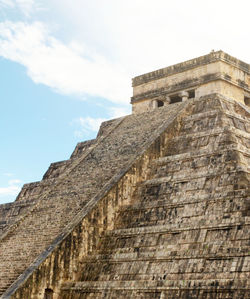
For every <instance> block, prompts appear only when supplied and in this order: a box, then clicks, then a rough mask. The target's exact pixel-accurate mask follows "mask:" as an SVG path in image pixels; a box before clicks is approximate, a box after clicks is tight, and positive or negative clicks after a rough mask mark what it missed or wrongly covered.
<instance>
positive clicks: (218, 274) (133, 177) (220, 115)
mask: <svg viewBox="0 0 250 299" xmlns="http://www.w3.org/2000/svg"><path fill="white" fill-rule="evenodd" d="M169 107H171V108H170V109H167V108H169ZM169 107H162V108H159V109H156V110H154V112H151V113H144V114H138V115H132V116H128V117H125V118H124V119H121V120H120V121H119V122H117V123H116V126H115V127H113V130H111V131H109V132H108V133H107V134H106V135H105V138H101V139H99V140H98V139H97V140H96V142H95V143H93V144H92V145H93V147H92V148H91V150H90V151H89V152H88V150H87V151H86V152H85V154H84V153H83V154H82V156H81V155H80V156H79V157H78V158H75V159H73V160H74V161H72V162H71V164H70V166H68V168H67V169H66V170H65V171H64V172H63V173H62V174H60V175H59V176H58V177H56V178H52V179H49V178H48V179H47V181H48V182H47V185H46V184H45V183H46V179H45V180H44V181H41V183H39V184H41V186H44V189H45V191H44V193H43V192H41V193H39V200H38V201H37V202H36V204H34V205H33V207H32V208H31V210H32V212H31V211H30V212H29V213H27V214H26V215H24V217H23V218H22V219H21V220H19V221H17V222H16V225H15V226H10V227H9V231H8V232H7V233H5V235H4V234H3V236H2V240H1V242H0V250H1V263H0V273H1V274H0V283H1V287H2V298H37V299H40V298H41V299H42V298H44V294H45V290H46V289H49V290H53V298H63V299H64V298H65V299H66V298H67V299H71V298H74V299H75V298H81V299H82V298H161V299H162V298H182V299H190V298H202V299H203V298H206V299H210V298H215V299H219V298H220V299H226V298H244V299H246V298H248V297H249V290H250V286H249V272H250V269H249V268H250V267H249V265H250V261H249V224H250V221H249V220H250V214H249V165H250V164H249V160H250V154H249V146H250V138H249V137H250V126H249V124H250V122H249V110H248V108H247V107H244V106H243V105H241V104H239V103H237V102H235V101H233V100H229V99H226V98H224V97H222V96H220V95H216V94H214V95H210V96H206V97H203V98H200V99H195V100H190V101H188V102H184V103H177V104H173V105H170V106H169ZM100 166H102V168H100ZM104 166H105V167H104ZM102 169H103V171H102ZM51 182H53V185H51ZM107 182H109V184H106V183H107ZM42 184H44V185H42ZM46 186H47V187H46ZM52 186H53V188H52ZM46 188H47V189H46ZM100 190H101V191H102V192H100ZM20 202H21V201H20ZM37 236H39V238H38V237H37ZM49 245H50V246H49ZM48 246H49V247H48ZM46 248H47V249H46ZM45 249H46V250H45ZM30 264H31V266H30ZM7 269H8V270H7ZM25 269H26V270H25ZM21 273H23V274H22V275H21V276H20V277H19V278H18V276H19V275H20V274H21ZM13 282H14V283H13ZM11 283H13V285H12V286H10V288H9V289H8V290H6V288H7V287H8V286H9V285H10V284H11ZM5 290H6V291H5ZM4 291H5V293H3V292H4Z"/></svg>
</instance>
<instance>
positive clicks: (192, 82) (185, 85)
mask: <svg viewBox="0 0 250 299" xmlns="http://www.w3.org/2000/svg"><path fill="white" fill-rule="evenodd" d="M216 80H223V81H226V82H228V83H230V84H232V85H235V86H238V87H240V88H243V89H244V90H245V91H247V92H250V87H249V86H248V85H247V84H246V83H245V82H243V81H237V82H236V81H234V80H232V78H231V77H230V76H229V75H227V74H222V73H214V74H208V75H204V76H202V77H197V78H194V79H187V80H183V81H181V82H178V83H176V84H173V85H169V86H166V87H164V88H159V89H156V90H152V91H148V92H145V93H141V94H138V95H137V96H133V97H131V104H133V103H136V102H139V101H141V100H145V99H149V98H154V97H158V96H160V95H167V94H171V93H175V92H178V91H180V90H183V89H190V88H195V87H197V86H199V85H201V84H205V83H208V82H211V81H216Z"/></svg>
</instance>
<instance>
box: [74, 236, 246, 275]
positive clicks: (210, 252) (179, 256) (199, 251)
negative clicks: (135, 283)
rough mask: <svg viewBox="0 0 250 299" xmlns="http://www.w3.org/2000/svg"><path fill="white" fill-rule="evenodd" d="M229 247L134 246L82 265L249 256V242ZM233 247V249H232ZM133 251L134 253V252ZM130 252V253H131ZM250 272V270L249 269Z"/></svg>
mask: <svg viewBox="0 0 250 299" xmlns="http://www.w3.org/2000/svg"><path fill="white" fill-rule="evenodd" d="M225 241H227V243H229V244H227V245H224V244H225V243H224V244H223V243H222V242H221V244H214V243H213V242H204V243H191V241H190V243H186V244H180V243H179V244H171V245H168V246H167V244H166V245H165V246H164V245H156V246H153V245H152V246H143V244H142V245H139V246H138V247H136V245H134V246H133V245H132V246H131V247H124V248H121V249H123V250H124V249H127V252H125V250H124V251H123V252H122V250H119V249H118V248H117V247H116V248H114V251H113V252H110V251H109V252H106V253H102V254H95V255H89V256H87V257H86V258H85V259H84V260H83V261H82V262H80V263H96V262H97V261H98V262H109V263H121V262H136V261H150V262H157V261H173V258H174V259H176V260H186V259H193V260H197V259H218V260H219V259H225V258H232V259H233V258H239V257H246V256H249V246H248V244H249V240H246V242H245V244H244V245H240V243H239V245H238V246H234V245H235V243H236V242H234V241H233V240H225ZM230 245H231V247H230ZM132 250H133V252H132ZM129 251H130V252H129ZM249 270H250V269H249Z"/></svg>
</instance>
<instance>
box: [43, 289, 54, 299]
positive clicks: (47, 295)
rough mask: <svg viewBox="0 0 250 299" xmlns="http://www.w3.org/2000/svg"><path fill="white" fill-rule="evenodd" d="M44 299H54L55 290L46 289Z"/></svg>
mask: <svg viewBox="0 0 250 299" xmlns="http://www.w3.org/2000/svg"><path fill="white" fill-rule="evenodd" d="M44 299H53V290H52V289H48V288H47V289H45V292H44Z"/></svg>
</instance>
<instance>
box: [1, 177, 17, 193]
mask: <svg viewBox="0 0 250 299" xmlns="http://www.w3.org/2000/svg"><path fill="white" fill-rule="evenodd" d="M20 183H21V181H20V180H17V179H16V180H10V181H9V182H8V186H7V187H0V196H1V197H2V196H17V194H18V193H19V192H20V190H21V187H20V186H19V184H20Z"/></svg>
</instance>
